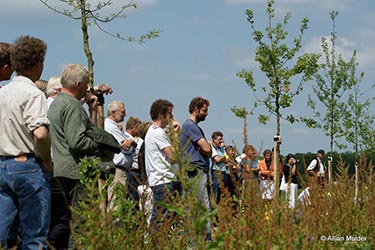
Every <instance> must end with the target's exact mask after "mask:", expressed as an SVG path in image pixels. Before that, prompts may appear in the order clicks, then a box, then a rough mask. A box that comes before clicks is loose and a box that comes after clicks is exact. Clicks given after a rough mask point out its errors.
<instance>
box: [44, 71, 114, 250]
mask: <svg viewBox="0 0 375 250" xmlns="http://www.w3.org/2000/svg"><path fill="white" fill-rule="evenodd" d="M88 82H89V72H88V70H87V69H86V68H85V67H84V66H83V65H78V64H71V65H68V66H67V67H66V68H65V69H64V71H63V73H62V75H61V85H62V89H61V92H60V93H58V94H57V96H56V98H55V100H54V101H53V103H52V104H51V106H50V108H49V111H48V117H49V119H50V121H51V125H50V131H51V139H52V150H53V162H54V177H55V179H56V181H57V183H58V184H59V186H60V189H61V191H62V192H63V194H64V196H65V198H66V201H67V203H68V205H69V206H77V205H78V201H79V200H80V199H82V195H83V186H82V184H81V183H80V181H79V170H78V164H79V162H80V159H81V158H82V157H83V156H90V155H100V154H103V153H104V154H107V155H108V156H109V157H112V156H113V154H111V153H110V152H108V150H107V149H105V148H103V147H101V146H100V144H99V143H98V142H97V141H95V139H94V138H93V137H91V136H89V131H96V130H95V128H94V125H93V123H92V122H91V120H90V117H89V116H88V114H87V113H86V111H85V110H84V108H83V107H82V104H81V103H80V99H81V98H83V97H85V96H86V90H87V85H88ZM88 106H89V109H90V110H91V109H93V108H96V106H95V104H91V103H88ZM103 133H105V131H103ZM68 216H69V217H71V215H70V214H69V215H68ZM67 226H69V225H67ZM74 247H75V246H74V240H73V239H72V238H70V239H69V249H72V248H74Z"/></svg>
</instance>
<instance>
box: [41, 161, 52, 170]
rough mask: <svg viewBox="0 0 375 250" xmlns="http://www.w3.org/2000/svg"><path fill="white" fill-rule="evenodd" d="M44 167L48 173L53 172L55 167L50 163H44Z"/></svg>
mask: <svg viewBox="0 0 375 250" xmlns="http://www.w3.org/2000/svg"><path fill="white" fill-rule="evenodd" d="M42 164H43V167H44V170H45V171H46V172H52V171H53V165H52V162H51V161H49V162H43V163H42Z"/></svg>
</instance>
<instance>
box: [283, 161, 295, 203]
mask: <svg viewBox="0 0 375 250" xmlns="http://www.w3.org/2000/svg"><path fill="white" fill-rule="evenodd" d="M297 163H298V161H297V160H296V157H295V155H293V154H288V155H287V156H286V164H285V165H284V166H283V178H284V179H285V182H286V183H287V185H286V189H285V193H286V197H287V199H288V200H289V208H294V206H295V204H296V197H297V191H298V184H297Z"/></svg>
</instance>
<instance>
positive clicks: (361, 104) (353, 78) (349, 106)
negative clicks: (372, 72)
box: [339, 51, 375, 162]
mask: <svg viewBox="0 0 375 250" xmlns="http://www.w3.org/2000/svg"><path fill="white" fill-rule="evenodd" d="M357 68H358V62H357V61H356V51H354V52H353V55H352V57H351V59H350V61H349V81H350V85H351V86H352V89H351V93H350V94H349V98H348V100H347V102H346V103H345V113H344V116H343V126H344V130H343V131H342V134H340V136H341V135H342V136H343V137H344V138H345V140H346V141H347V142H349V143H351V144H352V145H353V149H354V152H355V160H356V161H357V162H358V160H359V157H360V154H361V153H362V152H364V151H371V144H372V138H371V134H372V133H373V130H374V128H373V125H374V119H375V117H374V114H373V113H371V112H370V108H371V103H372V101H373V100H374V99H375V97H374V96H372V97H368V98H366V95H367V96H368V94H369V92H370V91H371V90H373V89H374V87H375V84H373V85H371V86H369V87H368V88H367V89H365V90H362V89H361V87H362V85H361V83H362V79H363V76H364V72H361V73H360V75H359V76H358V77H357V75H356V71H357ZM339 146H341V147H342V148H347V145H339Z"/></svg>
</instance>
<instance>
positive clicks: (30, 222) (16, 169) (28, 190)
mask: <svg viewBox="0 0 375 250" xmlns="http://www.w3.org/2000/svg"><path fill="white" fill-rule="evenodd" d="M17 203H18V204H19V211H17ZM0 204H1V206H0V214H1V217H0V243H1V244H2V245H3V247H4V246H5V248H6V239H7V237H8V234H9V230H10V227H11V225H12V223H13V220H14V218H15V216H16V214H17V212H19V215H20V221H21V224H22V232H23V243H22V249H24V250H25V249H30V250H31V249H32V250H39V249H47V244H46V239H47V234H48V227H49V220H50V186H49V182H48V179H47V176H46V174H45V173H44V172H43V170H42V165H41V163H40V161H39V160H38V159H36V158H35V157H34V156H33V155H28V156H27V159H26V160H25V161H16V160H15V159H14V157H3V156H0Z"/></svg>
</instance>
